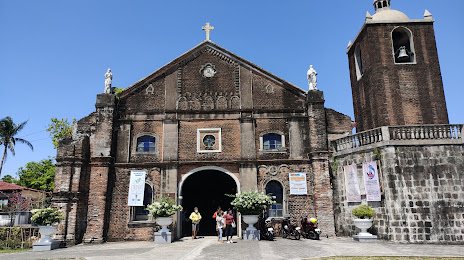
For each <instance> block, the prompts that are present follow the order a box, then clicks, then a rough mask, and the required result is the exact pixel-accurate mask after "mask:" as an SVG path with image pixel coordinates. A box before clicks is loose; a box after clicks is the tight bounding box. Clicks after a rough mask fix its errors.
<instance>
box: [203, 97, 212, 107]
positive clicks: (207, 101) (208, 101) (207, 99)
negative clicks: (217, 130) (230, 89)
mask: <svg viewBox="0 0 464 260" xmlns="http://www.w3.org/2000/svg"><path fill="white" fill-rule="evenodd" d="M213 109H214V100H213V97H211V96H206V97H205V98H204V101H203V110H213Z"/></svg>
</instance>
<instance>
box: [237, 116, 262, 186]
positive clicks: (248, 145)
mask: <svg viewBox="0 0 464 260" xmlns="http://www.w3.org/2000/svg"><path fill="white" fill-rule="evenodd" d="M255 144H256V143H255V120H254V119H253V118H252V117H251V115H250V117H247V118H241V119H240V157H241V159H242V161H250V162H249V163H242V164H241V165H240V170H239V171H240V185H241V191H250V190H258V170H257V167H256V165H255V164H253V163H252V161H255V160H256V145H255Z"/></svg>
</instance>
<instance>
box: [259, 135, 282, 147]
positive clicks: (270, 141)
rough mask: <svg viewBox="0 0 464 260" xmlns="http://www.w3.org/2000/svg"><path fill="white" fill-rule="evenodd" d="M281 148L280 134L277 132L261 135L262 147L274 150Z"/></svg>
mask: <svg viewBox="0 0 464 260" xmlns="http://www.w3.org/2000/svg"><path fill="white" fill-rule="evenodd" d="M281 148H282V136H281V135H279V134H267V135H263V149H264V150H275V149H281Z"/></svg>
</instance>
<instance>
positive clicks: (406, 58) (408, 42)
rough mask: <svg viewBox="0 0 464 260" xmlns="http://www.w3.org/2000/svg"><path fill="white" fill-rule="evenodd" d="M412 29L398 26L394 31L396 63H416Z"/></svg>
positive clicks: (393, 40)
mask: <svg viewBox="0 0 464 260" xmlns="http://www.w3.org/2000/svg"><path fill="white" fill-rule="evenodd" d="M412 40H413V39H412V34H411V31H410V30H408V29H406V28H404V27H398V28H396V29H395V30H393V32H392V42H393V55H394V57H395V63H414V62H415V60H416V59H415V55H414V44H413V41H412Z"/></svg>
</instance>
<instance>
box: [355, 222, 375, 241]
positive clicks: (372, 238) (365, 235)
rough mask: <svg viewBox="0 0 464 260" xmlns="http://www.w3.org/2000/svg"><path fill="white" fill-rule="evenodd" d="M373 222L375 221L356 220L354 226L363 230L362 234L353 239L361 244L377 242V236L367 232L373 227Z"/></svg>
mask: <svg viewBox="0 0 464 260" xmlns="http://www.w3.org/2000/svg"><path fill="white" fill-rule="evenodd" d="M373 221H374V220H372V219H355V220H354V225H355V226H356V227H357V228H359V229H361V232H359V233H358V234H357V235H354V236H353V239H354V240H356V241H359V242H371V241H375V240H377V236H374V235H372V234H371V233H369V232H367V230H368V229H369V228H370V227H372V223H373Z"/></svg>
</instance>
